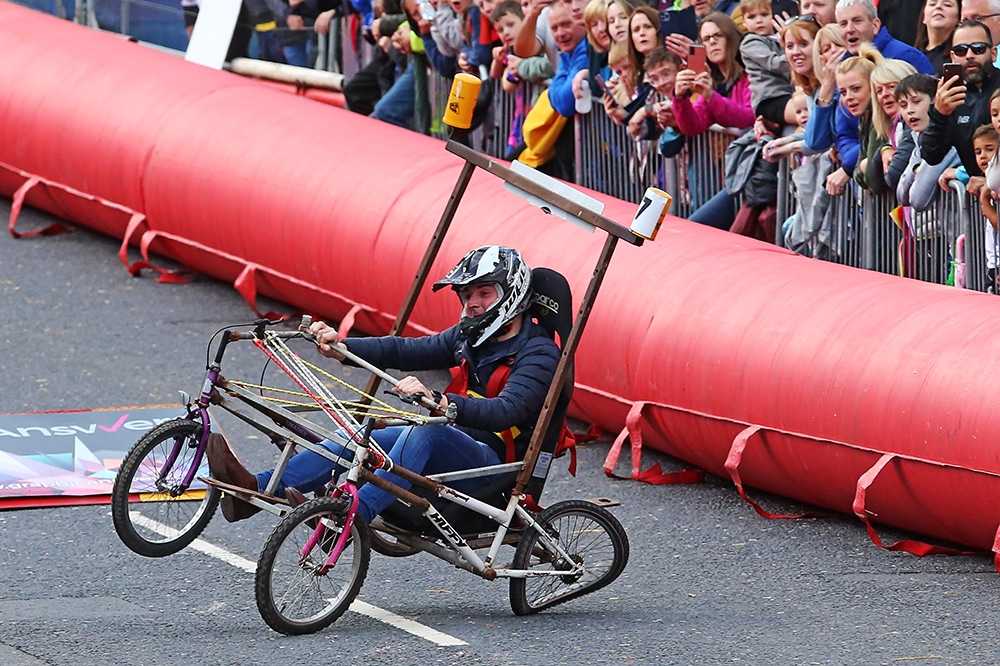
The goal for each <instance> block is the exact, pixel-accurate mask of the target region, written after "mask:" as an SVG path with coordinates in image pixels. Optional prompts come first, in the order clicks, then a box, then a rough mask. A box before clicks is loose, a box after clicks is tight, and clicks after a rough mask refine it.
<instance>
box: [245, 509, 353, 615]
mask: <svg viewBox="0 0 1000 666" xmlns="http://www.w3.org/2000/svg"><path fill="white" fill-rule="evenodd" d="M343 513H344V511H343V501H342V500H337V499H334V498H332V497H320V498H317V499H314V500H310V501H309V502H306V503H305V504H302V505H300V506H298V507H296V508H295V510H294V511H292V512H291V513H289V514H288V515H286V516H285V517H284V518H283V519H282V520H281V522H279V523H278V524H277V525H276V526H275V527H274V530H272V531H271V534H270V536H268V537H267V541H265V542H264V547H263V548H262V549H261V552H260V558H259V559H258V560H257V573H256V576H255V577H254V593H255V595H256V597H257V610H259V611H260V616H261V617H262V618H264V621H265V622H267V625H268V626H269V627H271V628H272V629H274V630H275V631H277V632H280V633H282V634H289V635H297V634H311V633H313V632H316V631H319V630H320V629H324V628H326V627H328V626H329V625H330V624H332V623H333V622H334V621H336V620H337V618H339V617H340V616H341V615H343V614H344V611H346V610H347V608H348V607H349V606H350V605H351V603H352V602H353V601H354V598H355V597H357V596H358V592H360V591H361V585H362V584H363V583H364V582H365V576H366V575H368V562H369V560H370V558H371V545H370V542H369V538H368V534H369V530H368V524H367V523H366V522H365V520H364V518H362V517H361V516H360V515H357V516H355V518H354V524H353V525H352V526H351V536H350V539H348V541H347V545H346V546H344V550H343V552H342V553H341V554H340V558H339V559H338V560H337V564H336V566H335V567H333V568H332V569H330V570H329V571H327V572H326V573H318V570H319V569H320V567H322V566H323V565H325V564H326V560H327V552H328V550H329V548H330V546H331V545H332V544H333V542H334V541H335V540H336V539H337V537H338V536H339V535H340V529H336V530H333V529H330V528H328V527H325V533H324V534H323V535H322V536H321V537H320V539H319V542H318V543H317V544H316V545H315V546H313V548H312V550H311V551H310V552H309V553H308V554H306V555H305V557H303V556H302V553H303V551H304V549H305V547H306V542H307V541H308V540H309V538H310V537H311V536H312V534H313V531H314V526H315V525H317V524H318V522H317V521H318V520H320V519H323V520H331V521H333V523H334V524H336V525H337V526H338V528H339V527H340V526H342V525H343ZM324 525H325V523H324Z"/></svg>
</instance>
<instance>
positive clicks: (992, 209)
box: [973, 90, 1000, 293]
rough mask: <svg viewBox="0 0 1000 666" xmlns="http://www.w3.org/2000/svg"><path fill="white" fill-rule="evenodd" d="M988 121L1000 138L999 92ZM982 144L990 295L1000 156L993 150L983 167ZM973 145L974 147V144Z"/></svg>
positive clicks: (994, 281) (994, 283) (994, 263)
mask: <svg viewBox="0 0 1000 666" xmlns="http://www.w3.org/2000/svg"><path fill="white" fill-rule="evenodd" d="M990 121H991V123H992V125H990V127H992V128H993V131H994V133H995V134H994V138H996V137H997V136H1000V90H998V91H995V92H994V93H993V95H992V96H991V97H990ZM977 134H978V131H977ZM973 141H975V135H973ZM983 144H984V146H978V147H976V163H977V164H978V165H979V168H980V169H982V170H983V173H984V174H985V176H986V185H985V186H984V187H983V189H982V190H980V195H979V203H980V206H981V207H982V210H983V215H984V216H985V217H986V219H987V220H988V224H986V225H985V226H986V238H985V240H984V243H983V244H984V245H985V248H986V270H987V282H986V289H987V291H989V292H990V293H997V275H996V273H997V238H998V234H997V221H998V214H997V197H998V195H1000V154H998V153H997V151H996V150H994V154H993V156H992V157H991V158H990V159H989V160H987V161H986V166H985V167H983V162H982V161H981V160H980V153H981V152H982V154H983V156H985V154H986V153H987V152H988V150H989V148H988V145H985V144H987V141H986V140H983ZM973 145H974V146H975V144H973Z"/></svg>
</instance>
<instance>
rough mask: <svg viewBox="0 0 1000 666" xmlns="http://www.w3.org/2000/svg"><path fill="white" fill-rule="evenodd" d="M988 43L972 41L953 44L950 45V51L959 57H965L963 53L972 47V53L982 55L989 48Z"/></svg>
mask: <svg viewBox="0 0 1000 666" xmlns="http://www.w3.org/2000/svg"><path fill="white" fill-rule="evenodd" d="M990 46H991V45H990V44H987V43H986V42H974V43H972V44H955V45H954V46H952V47H951V52H952V53H954V54H955V55H957V56H958V57H959V58H963V57H965V54H966V53H968V52H969V49H972V54H973V55H977V56H979V55H983V54H984V53H986V52H987V51H989V50H990Z"/></svg>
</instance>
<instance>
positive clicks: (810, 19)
mask: <svg viewBox="0 0 1000 666" xmlns="http://www.w3.org/2000/svg"><path fill="white" fill-rule="evenodd" d="M800 21H801V22H802V23H815V24H816V25H819V19H818V18H816V15H815V14H803V15H802V16H792V17H791V18H789V19H788V20H787V21H785V25H790V24H792V23H797V22H800Z"/></svg>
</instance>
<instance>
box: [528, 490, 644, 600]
mask: <svg viewBox="0 0 1000 666" xmlns="http://www.w3.org/2000/svg"><path fill="white" fill-rule="evenodd" d="M536 520H537V521H538V523H539V525H540V526H541V527H542V528H543V529H544V530H545V532H546V533H547V534H548V535H549V536H550V537H551V538H552V539H554V540H556V541H558V542H559V545H560V546H561V547H562V548H563V549H564V550H565V551H566V552H567V553H569V555H570V556H571V557H572V559H573V560H574V562H577V563H580V564H583V566H584V568H585V570H584V572H583V573H582V574H578V575H573V576H529V577H527V578H511V579H510V607H511V609H512V610H513V611H514V613H515V614H516V615H532V614H534V613H537V612H539V611H542V610H544V609H546V608H549V607H550V606H555V605H556V604H561V603H563V602H564V601H569V600H570V599H575V598H577V597H580V596H583V595H584V594H589V593H590V592H594V591H596V590H599V589H600V588H602V587H604V586H605V585H607V584H608V583H610V582H612V581H613V580H615V579H616V578H618V576H619V575H621V572H622V571H624V570H625V565H626V564H628V555H629V546H628V536H627V535H626V534H625V528H623V527H622V525H621V523H620V522H618V519H617V518H615V517H614V516H613V515H611V513H610V512H608V511H607V510H606V509H603V508H601V507H599V506H597V505H596V504H592V503H591V502H586V501H583V500H568V501H565V502H559V503H558V504H553V505H552V506H550V507H549V508H547V509H545V510H544V511H542V512H541V513H540V514H538V517H537V519H536ZM546 541H547V540H546V539H544V538H542V535H541V534H540V533H539V532H538V530H537V529H529V530H526V531H525V533H524V535H523V536H522V537H521V541H520V542H519V543H518V545H517V550H516V551H515V553H514V560H513V563H512V564H511V567H512V568H513V569H523V570H531V571H539V570H569V569H571V568H572V564H570V563H567V562H566V561H565V560H560V559H558V557H557V556H556V555H555V554H554V553H552V552H551V551H550V550H549V549H547V548H546Z"/></svg>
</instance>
